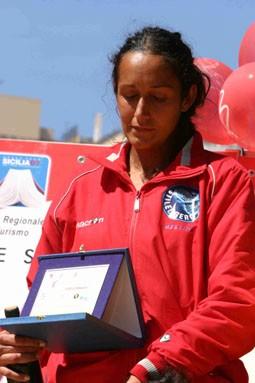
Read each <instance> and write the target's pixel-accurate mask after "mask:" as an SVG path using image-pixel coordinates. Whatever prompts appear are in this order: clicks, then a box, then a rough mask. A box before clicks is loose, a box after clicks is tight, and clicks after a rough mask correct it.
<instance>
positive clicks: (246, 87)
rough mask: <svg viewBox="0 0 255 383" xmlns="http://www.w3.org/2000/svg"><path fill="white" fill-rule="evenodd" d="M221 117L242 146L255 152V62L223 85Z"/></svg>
mask: <svg viewBox="0 0 255 383" xmlns="http://www.w3.org/2000/svg"><path fill="white" fill-rule="evenodd" d="M220 93H221V97H220V103H219V116H220V119H221V121H222V123H223V124H224V126H225V128H226V130H227V131H228V134H229V135H230V136H231V137H232V138H233V140H234V141H235V142H236V143H237V144H239V145H240V146H242V147H244V148H246V149H248V150H255V62H252V63H248V64H245V65H242V66H241V67H239V68H237V69H236V70H234V71H233V72H232V73H231V74H230V75H229V77H228V78H227V79H226V81H225V82H224V84H223V87H222V90H221V92H220Z"/></svg>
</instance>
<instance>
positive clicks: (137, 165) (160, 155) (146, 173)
mask: <svg viewBox="0 0 255 383" xmlns="http://www.w3.org/2000/svg"><path fill="white" fill-rule="evenodd" d="M180 136H181V137H180ZM191 136H192V134H188V135H185V137H184V135H183V134H179V132H173V134H172V135H171V137H170V138H169V142H168V143H167V145H165V146H163V147H158V148H151V149H150V150H148V149H144V150H138V149H137V148H135V147H134V146H131V149H130V153H129V176H130V178H131V180H132V182H133V184H134V185H135V187H136V188H137V189H138V190H139V189H140V188H141V187H142V185H143V184H144V183H145V182H146V181H148V180H150V179H151V178H153V177H155V176H156V175H157V174H158V173H159V172H160V171H162V170H163V169H165V168H166V167H167V166H168V165H169V164H170V163H171V162H172V161H173V160H174V159H175V157H176V155H177V154H178V152H179V151H180V150H181V149H182V148H183V146H184V145H185V144H186V142H187V141H188V140H189V139H190V138H191ZM180 138H181V139H180Z"/></svg>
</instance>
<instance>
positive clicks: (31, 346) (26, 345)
mask: <svg viewBox="0 0 255 383" xmlns="http://www.w3.org/2000/svg"><path fill="white" fill-rule="evenodd" d="M43 347H45V343H44V342H42V341H40V340H38V339H32V338H26V337H21V336H17V335H14V334H10V333H9V332H7V331H0V375H3V376H6V377H7V378H9V379H13V380H15V381H17V382H26V381H28V380H29V376H28V375H25V374H22V373H18V372H14V371H13V370H12V369H11V365H12V364H23V363H29V362H33V361H35V360H37V359H38V353H39V352H40V351H41V349H42V348H43Z"/></svg>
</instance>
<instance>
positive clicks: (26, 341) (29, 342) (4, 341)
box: [0, 331, 46, 348]
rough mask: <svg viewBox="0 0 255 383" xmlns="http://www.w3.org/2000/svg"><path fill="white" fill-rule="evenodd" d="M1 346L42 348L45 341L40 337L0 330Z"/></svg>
mask: <svg viewBox="0 0 255 383" xmlns="http://www.w3.org/2000/svg"><path fill="white" fill-rule="evenodd" d="M1 346H15V347H31V348H42V347H45V346H46V343H45V342H44V341H42V340H40V339H34V338H28V337H22V336H19V335H15V334H10V333H9V332H7V331H1V332H0V347H1Z"/></svg>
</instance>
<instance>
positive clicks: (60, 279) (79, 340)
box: [0, 248, 145, 352]
mask: <svg viewBox="0 0 255 383" xmlns="http://www.w3.org/2000/svg"><path fill="white" fill-rule="evenodd" d="M0 326H1V327H3V328H6V329H7V330H8V331H10V332H14V333H15V334H18V335H24V336H30V337H36V338H40V339H44V340H46V342H47V345H48V348H49V349H50V350H51V351H54V352H63V351H65V352H83V351H92V350H106V349H109V350H110V349H118V348H130V347H132V348H133V347H140V346H142V345H143V343H144V335H145V331H144V322H143V317H142V313H141V308H140V304H139V299H138V294H137V289H136V284H135V278H134V273H133V269H132V265H131V262H130V256H129V251H128V249H126V248H123V249H109V250H97V251H90V252H83V253H63V254H51V255H44V256H41V257H39V269H38V272H37V274H36V277H35V280H34V283H33V285H32V287H31V289H30V292H29V295H28V297H27V300H26V302H25V304H24V307H23V309H22V312H21V316H20V317H18V318H5V319H0Z"/></svg>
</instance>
